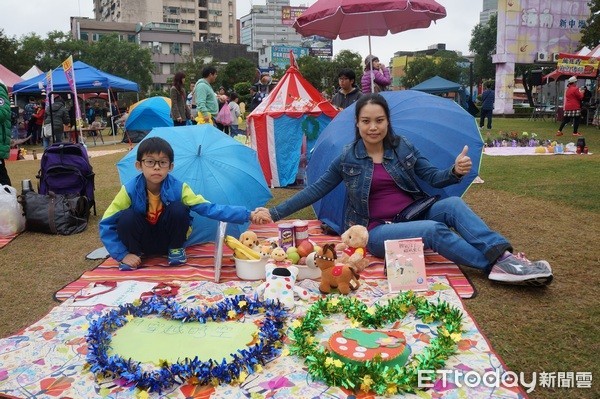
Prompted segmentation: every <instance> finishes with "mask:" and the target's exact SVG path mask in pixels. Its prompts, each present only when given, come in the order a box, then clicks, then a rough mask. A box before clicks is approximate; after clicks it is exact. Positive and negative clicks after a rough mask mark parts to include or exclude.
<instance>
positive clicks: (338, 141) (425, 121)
mask: <svg viewBox="0 0 600 399" xmlns="http://www.w3.org/2000/svg"><path fill="white" fill-rule="evenodd" d="M381 94H382V95H383V96H384V97H385V99H386V100H387V102H388V105H389V107H390V118H391V122H392V126H393V128H394V132H395V133H396V134H398V135H403V136H405V137H407V138H408V140H409V141H410V142H412V143H413V144H414V145H415V147H416V148H418V149H419V151H421V153H422V154H423V155H424V156H425V157H427V158H428V159H429V160H430V161H431V163H432V164H434V165H435V166H437V167H439V168H441V169H445V168H448V167H450V165H452V164H453V163H454V161H455V159H456V156H457V155H458V154H460V152H461V151H462V149H463V147H464V146H465V145H468V146H469V152H468V154H467V155H469V157H471V159H472V160H473V168H472V169H471V173H469V174H468V175H467V176H465V177H464V178H463V179H462V181H461V182H460V183H459V184H454V185H451V186H448V187H446V188H443V189H439V188H433V187H431V186H430V185H429V184H427V183H425V182H423V181H421V180H419V185H420V186H421V188H422V189H423V190H424V191H425V192H427V193H428V194H430V195H434V194H440V195H441V196H442V197H449V196H461V195H463V194H464V193H465V191H466V190H467V188H469V186H470V185H471V183H472V182H473V180H474V179H475V177H477V175H478V174H479V166H480V162H481V155H482V152H483V140H482V138H481V134H480V133H479V129H477V124H476V123H475V120H474V119H473V116H471V115H470V114H469V113H468V112H467V111H465V110H464V109H463V108H462V107H460V106H459V105H458V104H457V103H455V102H454V101H452V100H449V99H447V98H443V97H438V96H434V95H431V94H426V93H422V92H418V91H413V90H403V91H386V92H383V93H381ZM354 112H355V104H352V105H351V106H350V107H348V108H346V109H344V110H343V111H342V112H341V113H339V114H338V115H337V116H336V117H335V119H334V120H333V121H332V122H331V123H330V124H329V125H328V126H327V127H326V128H325V130H323V132H322V133H321V135H320V136H319V138H318V139H317V142H316V143H315V147H314V150H313V154H312V156H311V159H310V162H309V163H308V167H307V178H308V183H309V184H310V183H312V182H315V181H316V180H317V179H318V178H319V177H321V175H322V174H323V173H324V172H325V171H326V170H327V168H328V166H329V164H330V163H331V161H332V160H333V159H334V158H335V157H337V156H338V155H339V154H340V153H341V151H342V148H343V147H344V146H345V145H346V144H348V143H350V142H352V141H353V140H354V136H355V128H356V123H355V118H354ZM345 201H346V189H345V187H344V185H343V184H340V185H339V186H338V187H336V188H335V190H333V191H332V192H330V193H329V194H327V195H326V196H325V197H323V198H322V199H321V200H319V201H318V202H316V203H315V204H314V205H313V208H314V210H315V213H316V214H317V217H318V218H319V220H321V221H322V222H324V223H326V224H327V225H329V226H330V227H331V228H332V229H334V230H335V231H336V232H337V233H338V234H341V233H342V232H343V228H344V212H345V209H346V203H345Z"/></svg>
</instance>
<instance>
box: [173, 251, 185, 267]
mask: <svg viewBox="0 0 600 399" xmlns="http://www.w3.org/2000/svg"><path fill="white" fill-rule="evenodd" d="M168 259H169V266H179V265H183V264H184V263H185V262H187V256H185V249H183V248H175V249H169V255H168Z"/></svg>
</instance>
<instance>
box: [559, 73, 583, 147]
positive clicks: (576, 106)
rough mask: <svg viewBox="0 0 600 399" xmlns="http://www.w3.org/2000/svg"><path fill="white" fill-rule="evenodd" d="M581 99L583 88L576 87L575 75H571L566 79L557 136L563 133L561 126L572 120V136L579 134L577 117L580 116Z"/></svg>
mask: <svg viewBox="0 0 600 399" xmlns="http://www.w3.org/2000/svg"><path fill="white" fill-rule="evenodd" d="M582 100H583V89H580V88H579V87H577V76H571V77H570V78H569V79H567V90H566V92H565V105H564V110H565V114H564V117H563V120H562V122H561V124H560V127H559V128H558V132H556V135H557V136H562V135H563V132H562V130H563V128H564V127H565V126H566V124H567V123H569V122H571V120H573V136H581V133H579V132H578V129H579V119H580V117H581V101H582Z"/></svg>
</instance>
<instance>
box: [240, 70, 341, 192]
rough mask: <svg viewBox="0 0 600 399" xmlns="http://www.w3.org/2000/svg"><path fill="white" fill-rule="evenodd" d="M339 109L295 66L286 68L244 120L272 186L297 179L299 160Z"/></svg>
mask: <svg viewBox="0 0 600 399" xmlns="http://www.w3.org/2000/svg"><path fill="white" fill-rule="evenodd" d="M291 65H295V62H294V61H293V58H292V60H291ZM338 112H339V111H338V110H337V109H336V108H335V107H334V106H333V105H332V104H331V103H330V102H329V101H327V100H326V99H325V98H324V97H323V96H322V95H321V93H319V91H318V90H317V89H316V88H315V87H314V86H312V85H311V84H310V83H309V82H308V81H307V80H306V79H304V77H302V74H301V73H300V71H299V70H298V69H297V68H296V67H295V66H291V67H289V69H288V70H287V71H286V73H285V75H284V76H283V77H282V78H281V80H280V81H279V83H278V84H277V86H275V87H274V88H273V90H272V91H271V92H270V93H269V94H268V95H267V97H265V98H264V99H263V100H262V102H261V103H260V104H259V105H258V106H257V107H256V108H255V109H254V110H253V111H252V113H251V114H250V115H248V121H247V125H248V134H249V136H250V140H251V146H252V148H253V149H255V150H256V152H257V153H258V160H259V162H260V166H261V168H262V170H263V173H264V175H265V180H266V181H267V183H268V184H270V185H271V187H285V186H288V185H291V184H294V183H295V182H296V177H297V175H298V167H299V165H300V163H301V160H302V161H303V162H304V161H306V158H303V157H305V156H307V155H309V153H310V150H311V149H312V146H313V145H314V143H315V141H316V140H317V138H318V137H319V135H320V134H321V132H322V131H323V130H324V129H325V127H326V126H327V125H328V124H329V122H331V120H332V119H333V118H334V117H335V116H336V115H337V113H338Z"/></svg>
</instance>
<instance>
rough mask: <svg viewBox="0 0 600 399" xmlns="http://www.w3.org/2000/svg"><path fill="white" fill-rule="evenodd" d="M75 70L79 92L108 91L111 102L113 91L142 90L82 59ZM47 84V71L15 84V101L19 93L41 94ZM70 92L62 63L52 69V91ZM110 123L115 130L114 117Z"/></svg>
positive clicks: (133, 83) (75, 66) (75, 63)
mask: <svg viewBox="0 0 600 399" xmlns="http://www.w3.org/2000/svg"><path fill="white" fill-rule="evenodd" d="M73 70H74V75H75V87H76V88H77V94H80V93H101V92H106V93H108V102H109V103H111V102H112V100H111V98H110V97H111V92H119V91H129V92H136V93H138V92H139V91H140V88H139V86H138V84H137V83H135V82H132V81H130V80H127V79H123V78H120V77H118V76H115V75H111V74H110V73H107V72H104V71H101V70H99V69H97V68H94V67H93V66H91V65H88V64H86V63H85V62H82V61H75V62H74V63H73ZM46 85H47V82H46V74H45V73H41V74H39V75H38V76H35V77H33V78H31V79H27V80H24V81H22V82H20V83H19V84H18V85H15V86H13V95H14V96H15V102H17V96H18V95H19V94H23V95H32V94H38V95H39V94H41V93H42V92H43V91H44V90H46V89H47V87H46ZM70 92H71V87H70V86H69V82H68V81H67V76H66V75H65V72H64V69H63V67H62V65H61V66H59V67H58V68H56V69H54V70H53V71H52V93H70ZM138 99H139V98H138ZM110 123H111V128H112V131H113V132H115V126H114V118H111V119H110ZM80 134H81V132H80Z"/></svg>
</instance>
